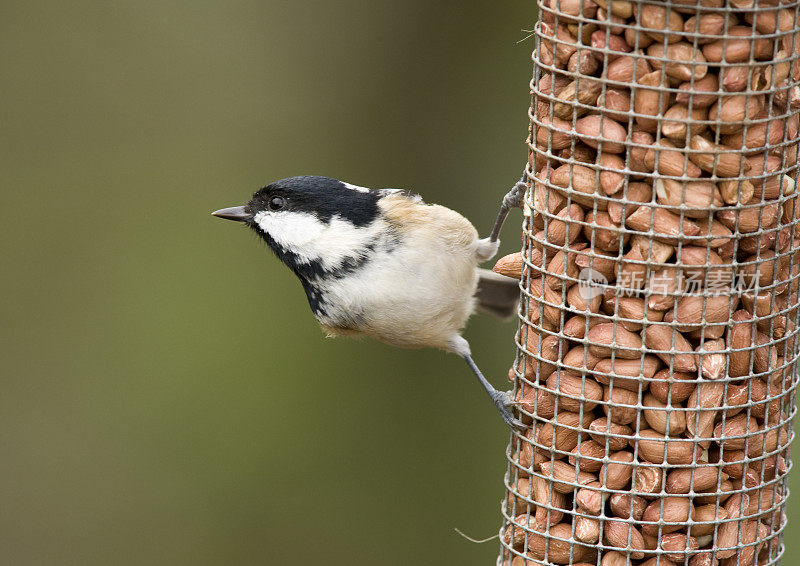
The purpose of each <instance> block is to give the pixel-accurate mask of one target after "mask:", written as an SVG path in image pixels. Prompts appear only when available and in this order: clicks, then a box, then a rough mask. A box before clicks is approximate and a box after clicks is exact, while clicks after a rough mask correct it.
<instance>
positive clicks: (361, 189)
mask: <svg viewBox="0 0 800 566" xmlns="http://www.w3.org/2000/svg"><path fill="white" fill-rule="evenodd" d="M341 183H342V184H343V185H344V186H345V187H347V188H348V189H350V190H351V191H358V192H359V193H368V192H369V189H368V188H367V187H359V186H358V185H351V184H350V183H345V182H344V181H341Z"/></svg>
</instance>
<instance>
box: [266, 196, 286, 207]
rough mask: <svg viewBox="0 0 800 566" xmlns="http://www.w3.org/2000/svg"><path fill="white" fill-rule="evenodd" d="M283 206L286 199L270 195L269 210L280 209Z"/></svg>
mask: <svg viewBox="0 0 800 566" xmlns="http://www.w3.org/2000/svg"><path fill="white" fill-rule="evenodd" d="M284 206H286V199H285V198H283V197H279V196H277V195H276V196H274V197H270V199H269V209H270V210H280V209H282V208H283V207H284Z"/></svg>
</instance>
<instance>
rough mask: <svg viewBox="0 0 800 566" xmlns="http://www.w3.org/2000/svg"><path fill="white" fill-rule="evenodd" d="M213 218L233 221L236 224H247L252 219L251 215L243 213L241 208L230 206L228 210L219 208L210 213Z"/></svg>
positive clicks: (243, 210)
mask: <svg viewBox="0 0 800 566" xmlns="http://www.w3.org/2000/svg"><path fill="white" fill-rule="evenodd" d="M211 214H213V215H214V216H217V217H219V218H224V219H225V220H235V221H236V222H247V221H248V220H252V219H253V215H252V214H250V213H249V212H247V211H245V209H244V207H243V206H231V207H229V208H221V209H219V210H215V211H214V212H212V213H211Z"/></svg>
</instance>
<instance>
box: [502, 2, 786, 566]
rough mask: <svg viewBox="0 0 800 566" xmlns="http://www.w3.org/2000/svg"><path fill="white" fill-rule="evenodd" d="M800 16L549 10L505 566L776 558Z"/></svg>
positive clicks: (579, 6)
mask: <svg viewBox="0 0 800 566" xmlns="http://www.w3.org/2000/svg"><path fill="white" fill-rule="evenodd" d="M799 7H800V3H798V2H780V1H779V0H771V1H769V2H764V1H758V2H753V1H752V0H681V1H673V2H661V1H657V0H653V1H642V0H594V1H591V0H539V14H540V16H539V21H538V22H537V25H536V28H535V32H534V35H535V41H536V48H535V51H534V54H533V61H534V67H533V79H532V82H531V91H532V103H531V111H530V120H531V131H530V137H529V139H528V143H529V148H530V159H529V167H528V170H527V177H528V184H529V190H528V191H527V194H526V203H525V204H526V214H525V220H524V223H523V235H524V238H523V249H522V252H521V255H520V256H519V258H517V260H518V261H516V262H512V263H513V264H514V265H516V268H515V269H514V270H512V272H513V271H516V273H512V274H515V275H516V276H517V277H519V278H520V279H521V281H520V287H521V289H522V301H521V306H520V325H519V331H518V333H517V336H516V341H517V359H516V361H515V363H514V366H513V368H512V371H511V372H510V374H509V377H510V378H512V379H513V381H514V387H515V393H516V398H517V401H518V408H519V410H520V414H521V416H522V418H523V420H524V421H525V422H526V423H527V424H528V426H529V428H528V429H527V430H526V431H525V432H524V433H519V434H518V433H515V434H514V435H513V436H512V440H511V443H510V445H509V448H508V452H507V457H508V462H509V465H508V471H507V474H506V478H505V483H506V488H507V497H506V500H505V502H504V504H503V515H504V524H503V527H502V529H501V532H500V535H501V536H500V540H501V552H500V556H499V558H498V564H504V565H514V566H520V565H523V564H581V565H583V564H595V565H601V566H623V565H631V566H633V565H643V566H656V565H660V566H672V565H675V564H685V565H689V566H706V565H708V566H712V565H717V564H719V565H722V566H734V565H740V566H746V565H772V564H779V563H780V561H781V556H782V554H783V548H784V547H783V542H782V532H783V529H784V526H785V520H786V519H785V513H784V511H785V505H786V500H787V497H788V495H789V491H788V486H787V477H788V473H789V470H790V468H791V460H790V457H789V444H790V442H791V440H792V438H793V429H792V426H791V422H792V418H793V416H794V412H795V408H794V392H795V388H796V385H797V360H798V330H797V329H798V322H800V320H798V316H799V314H800V309H799V308H798V287H800V267H798V266H799V265H800V263H799V261H798V260H800V227H798V218H800V205H798V201H797V195H798V192H797V191H796V188H795V187H796V180H797V161H798V144H797V141H798V110H799V109H800V86H799V85H800V26H798V9H799Z"/></svg>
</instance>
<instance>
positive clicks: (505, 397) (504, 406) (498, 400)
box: [462, 354, 525, 431]
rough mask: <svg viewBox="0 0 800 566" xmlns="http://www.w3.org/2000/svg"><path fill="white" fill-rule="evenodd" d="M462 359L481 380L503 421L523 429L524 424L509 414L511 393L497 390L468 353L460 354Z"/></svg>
mask: <svg viewBox="0 0 800 566" xmlns="http://www.w3.org/2000/svg"><path fill="white" fill-rule="evenodd" d="M462 355H463V357H464V360H466V362H467V365H468V366H469V369H471V370H472V373H474V374H475V376H476V377H477V378H478V381H480V382H481V385H482V386H483V388H484V389H485V390H486V393H488V394H489V397H490V398H491V399H492V402H493V403H494V404H495V407H497V410H498V411H500V416H501V417H502V418H503V421H505V423H506V424H507V425H508V426H510V427H511V428H513V429H516V430H518V431H522V430H524V429H525V425H524V424H522V423H521V422H520V421H518V420H517V419H515V418H514V415H512V414H511V411H509V407H511V406H513V404H514V400H513V399H512V397H511V393H510V392H507V391H498V390H497V389H495V388H494V387H492V384H491V383H489V381H488V380H487V379H486V378H485V377H483V374H482V373H481V370H480V369H478V366H477V365H476V364H475V361H474V360H473V359H472V356H471V355H470V354H462Z"/></svg>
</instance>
